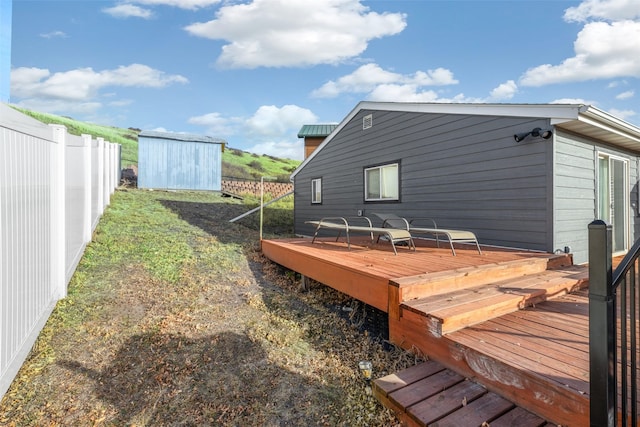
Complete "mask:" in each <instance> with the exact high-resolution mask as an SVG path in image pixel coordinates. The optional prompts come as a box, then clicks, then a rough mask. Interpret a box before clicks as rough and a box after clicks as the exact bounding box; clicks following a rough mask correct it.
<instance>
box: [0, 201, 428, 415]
mask: <svg viewBox="0 0 640 427" xmlns="http://www.w3.org/2000/svg"><path fill="white" fill-rule="evenodd" d="M249 208H250V207H248V206H246V205H243V204H241V203H240V202H238V201H234V200H230V199H225V198H222V197H220V196H219V195H217V194H212V193H204V192H160V191H143V190H135V189H120V190H118V191H117V192H116V193H115V194H114V195H113V198H112V203H111V205H110V206H109V207H108V208H107V210H106V212H105V215H104V217H103V218H102V220H101V221H100V224H99V225H98V227H97V229H96V231H95V234H94V239H93V241H92V243H90V244H89V246H88V247H87V249H86V252H85V255H84V257H83V259H82V261H81V262H80V265H79V266H78V269H77V271H76V273H75V275H74V276H73V278H72V280H71V283H70V285H69V294H68V297H67V298H66V299H64V300H62V301H60V302H59V303H58V305H57V307H56V309H55V310H54V312H53V314H52V316H51V318H50V319H49V321H48V323H47V325H46V327H45V328H44V329H43V331H42V333H41V334H40V337H39V339H38V341H37V342H36V344H35V346H34V348H33V350H32V352H31V354H30V356H29V358H28V360H27V361H26V362H25V364H24V365H23V367H22V369H21V370H20V372H19V373H18V375H17V377H16V379H15V381H14V383H13V384H12V386H11V388H10V389H9V390H8V392H7V393H6V395H5V396H4V398H3V400H2V401H1V402H0V424H2V425H9V426H41V425H47V426H54V425H80V426H93V425H106V426H120V425H136V426H137V425H225V426H226V425H230V426H231V425H232V426H248V425H251V426H280V425H287V426H289V425H293V426H296V425H299V426H315V425H327V426H342V425H344V426H389V425H391V426H393V425H396V424H397V420H396V418H395V417H394V416H393V414H392V413H391V412H390V411H388V410H387V409H385V408H383V407H382V406H381V405H380V404H379V403H378V402H377V401H376V400H375V399H374V398H373V397H372V396H371V395H370V389H368V387H367V384H366V383H365V382H364V381H363V380H362V379H361V378H360V373H359V371H358V361H360V360H370V361H372V362H373V370H374V377H379V376H383V375H386V374H387V373H390V372H394V371H396V370H399V369H402V368H404V367H407V366H409V365H412V364H414V363H416V361H417V360H418V359H416V358H415V357H414V356H412V355H410V354H408V353H406V352H404V351H401V350H399V349H396V348H393V347H389V346H388V345H386V346H385V345H384V342H383V341H382V340H380V339H374V338H376V337H373V336H372V335H373V332H375V331H376V329H372V328H371V327H370V326H371V320H372V318H373V317H372V316H373V313H372V311H371V309H370V308H367V307H364V306H363V305H362V304H360V303H358V302H357V301H354V300H352V299H350V298H348V297H346V296H344V295H342V294H339V293H337V292H335V291H333V290H332V289H330V288H328V287H325V286H323V285H321V284H318V283H313V284H312V286H311V290H310V291H309V292H305V293H301V292H300V291H298V283H297V281H296V275H295V274H294V273H293V272H290V271H287V270H285V269H283V268H282V267H280V266H278V265H276V264H273V263H271V262H269V261H268V260H266V259H264V257H262V255H261V254H260V252H259V251H258V242H257V240H258V227H257V221H256V217H257V214H256V215H252V216H251V217H249V218H247V219H244V220H241V221H239V222H238V223H229V222H228V220H229V219H231V218H234V217H236V216H238V215H239V214H241V213H243V212H245V211H247V210H248V209H249ZM291 223H292V212H291V209H290V208H289V207H286V205H285V207H282V206H280V207H278V206H276V207H274V208H268V209H267V210H266V213H265V225H264V233H265V237H266V238H270V237H275V236H276V235H280V236H282V235H286V234H287V233H290V232H291V229H290V227H291ZM374 317H375V316H374Z"/></svg>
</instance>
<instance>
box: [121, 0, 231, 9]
mask: <svg viewBox="0 0 640 427" xmlns="http://www.w3.org/2000/svg"><path fill="white" fill-rule="evenodd" d="M221 1H222V0H132V1H131V3H137V4H145V5H150V6H171V7H177V8H180V9H188V10H197V9H202V8H205V7H209V6H212V5H214V4H218V3H220V2H221Z"/></svg>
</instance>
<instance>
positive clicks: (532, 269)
mask: <svg viewBox="0 0 640 427" xmlns="http://www.w3.org/2000/svg"><path fill="white" fill-rule="evenodd" d="M568 265H571V260H570V258H568V257H567V256H566V255H564V254H563V255H558V256H556V257H552V258H549V257H548V256H546V257H539V258H537V257H533V256H531V255H530V256H528V257H526V258H523V259H519V260H513V261H505V262H499V263H492V264H482V265H477V266H472V267H463V268H458V269H453V270H447V271H440V272H434V273H429V272H426V273H424V274H419V275H415V276H406V277H401V278H396V279H392V280H391V281H390V285H391V286H397V287H398V288H399V296H400V302H404V301H410V300H414V299H420V298H425V297H430V296H433V295H439V294H442V293H448V292H451V291H456V290H461V289H466V288H469V287H476V286H479V285H484V284H490V283H493V282H495V281H497V280H508V279H512V278H517V277H521V276H524V275H530V274H535V273H541V272H544V271H546V270H548V269H549V268H559V267H560V268H561V267H563V266H568ZM427 268H428V266H427Z"/></svg>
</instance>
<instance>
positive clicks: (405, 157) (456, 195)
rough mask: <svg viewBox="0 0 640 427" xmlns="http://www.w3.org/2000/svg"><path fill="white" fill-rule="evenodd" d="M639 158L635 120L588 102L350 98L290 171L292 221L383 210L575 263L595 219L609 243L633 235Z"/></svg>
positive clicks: (583, 257)
mask: <svg viewBox="0 0 640 427" xmlns="http://www.w3.org/2000/svg"><path fill="white" fill-rule="evenodd" d="M639 161H640V128H639V127H637V126H634V125H631V124H629V123H626V122H624V121H623V120H620V119H618V118H616V117H614V116H612V115H610V114H608V113H605V112H604V111H601V110H599V109H597V108H594V107H592V106H589V105H555V104H549V105H547V104H544V105H529V104H526V105H507V104H427V103H383V102H361V103H360V104H358V105H357V106H356V108H355V109H354V110H353V111H351V113H349V115H348V116H347V117H346V118H345V119H344V120H343V121H342V122H341V123H340V124H339V125H338V126H337V127H336V129H335V130H334V131H333V132H332V133H331V134H330V135H329V136H328V137H327V138H326V139H325V140H324V142H323V143H322V144H321V145H320V146H319V147H318V149H317V150H315V151H314V152H313V153H312V154H311V155H310V156H309V157H308V158H307V159H305V161H304V162H303V163H302V164H301V165H300V167H298V169H296V171H295V172H294V173H293V174H292V180H293V181H294V184H295V213H294V215H295V230H296V233H297V234H300V235H307V236H308V235H311V234H313V231H314V230H313V228H312V227H311V226H309V225H307V224H305V221H307V220H310V219H319V218H321V217H327V216H356V215H358V214H363V215H365V216H371V215H370V214H371V213H373V212H392V213H396V214H400V215H402V216H405V217H430V218H433V219H435V220H436V221H437V223H438V226H439V227H442V228H456V229H465V230H471V231H473V232H475V233H476V235H477V236H478V239H479V240H480V243H481V244H484V245H496V246H504V247H512V248H522V249H531V250H539V251H545V252H555V251H558V250H560V251H570V252H571V253H573V255H574V262H576V263H583V262H586V261H587V259H588V252H587V249H588V247H587V246H588V244H587V225H588V224H589V223H590V222H591V221H593V220H594V219H595V218H599V219H604V220H605V221H608V222H609V223H611V224H612V226H613V236H614V251H615V252H616V253H623V252H624V251H626V250H628V249H629V247H630V245H631V244H632V243H633V241H634V240H635V239H637V238H638V237H640V218H639V206H638V200H639V198H638V191H639V190H638V179H639V173H640V171H639ZM372 219H373V218H372Z"/></svg>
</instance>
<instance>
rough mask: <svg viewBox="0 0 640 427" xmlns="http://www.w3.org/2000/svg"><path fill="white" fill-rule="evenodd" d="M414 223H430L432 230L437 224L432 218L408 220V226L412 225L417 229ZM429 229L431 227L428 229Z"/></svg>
mask: <svg viewBox="0 0 640 427" xmlns="http://www.w3.org/2000/svg"><path fill="white" fill-rule="evenodd" d="M414 221H417V222H420V221H428V222H431V224H433V228H438V224H436V220H435V219H433V218H426V217H425V218H411V220H409V225H414V226H416V227H419V225H418V224H414ZM429 228H431V227H429Z"/></svg>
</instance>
